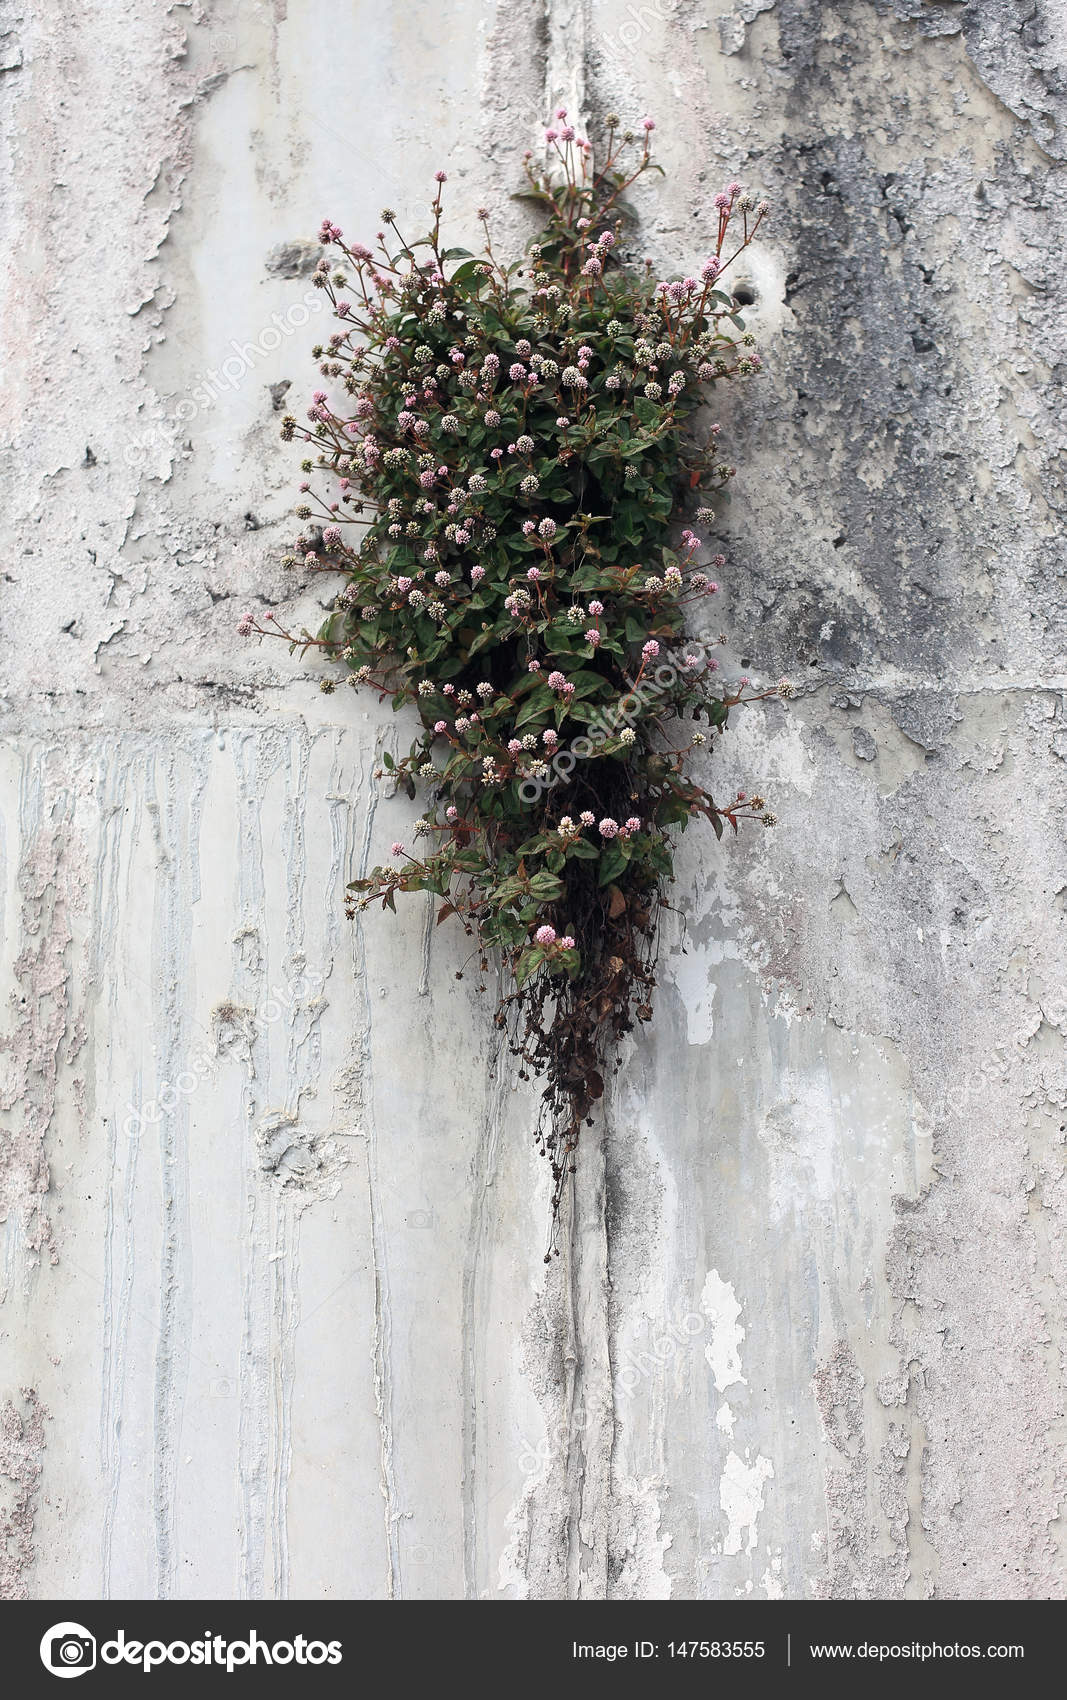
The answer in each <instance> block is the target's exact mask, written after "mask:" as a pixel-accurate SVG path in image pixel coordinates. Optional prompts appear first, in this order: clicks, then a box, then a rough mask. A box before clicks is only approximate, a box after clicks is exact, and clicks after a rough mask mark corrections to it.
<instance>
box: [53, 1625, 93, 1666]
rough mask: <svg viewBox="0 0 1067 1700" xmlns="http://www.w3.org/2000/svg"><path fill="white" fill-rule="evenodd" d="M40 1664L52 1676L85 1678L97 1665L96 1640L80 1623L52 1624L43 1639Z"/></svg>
mask: <svg viewBox="0 0 1067 1700" xmlns="http://www.w3.org/2000/svg"><path fill="white" fill-rule="evenodd" d="M41 1663H42V1664H43V1665H44V1667H45V1669H46V1670H50V1671H51V1672H52V1675H53V1676H63V1677H67V1676H84V1675H85V1672H86V1671H87V1670H92V1669H93V1667H94V1666H95V1664H96V1639H95V1637H94V1636H92V1635H90V1633H89V1631H88V1630H87V1629H86V1628H85V1625H84V1624H81V1623H53V1625H52V1627H51V1629H46V1630H45V1632H44V1634H43V1635H42V1637H41Z"/></svg>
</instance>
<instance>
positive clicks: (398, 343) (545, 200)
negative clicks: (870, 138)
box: [239, 110, 783, 1217]
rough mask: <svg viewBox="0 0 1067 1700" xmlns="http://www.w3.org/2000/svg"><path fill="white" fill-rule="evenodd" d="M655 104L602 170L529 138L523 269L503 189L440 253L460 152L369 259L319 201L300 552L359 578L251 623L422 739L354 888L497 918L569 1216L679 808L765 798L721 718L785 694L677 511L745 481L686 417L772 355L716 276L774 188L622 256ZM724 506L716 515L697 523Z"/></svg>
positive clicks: (716, 821) (650, 937)
mask: <svg viewBox="0 0 1067 1700" xmlns="http://www.w3.org/2000/svg"><path fill="white" fill-rule="evenodd" d="M654 127H655V126H654V124H653V121H652V120H651V119H645V120H644V123H643V126H642V128H641V129H640V131H639V132H636V133H635V132H630V131H625V132H623V131H620V129H619V125H618V120H617V119H615V118H613V117H611V118H609V119H608V120H607V141H606V148H605V152H604V158H603V162H602V163H599V164H598V163H597V162H596V161H595V159H594V154H593V150H592V148H591V146H590V144H589V143H588V142H587V141H584V140H582V139H579V138H578V137H577V136H576V134H575V131H574V129H573V127H572V126H571V125H570V124H569V123H568V122H567V115H566V112H565V111H563V110H560V111H559V112H558V113H557V115H556V123H555V125H554V126H552V127H550V128H549V129H548V131H547V132H546V139H547V144H548V149H549V158H550V165H549V166H548V168H547V169H545V170H538V169H536V168H535V167H534V165H533V164H532V163H531V156H530V155H527V156H526V174H527V180H528V188H527V191H526V193H527V196H528V198H531V199H532V200H533V201H534V202H535V203H536V204H537V206H538V207H539V209H540V210H541V212H542V215H543V219H544V228H543V230H542V233H541V235H540V236H539V237H538V239H537V241H536V242H535V243H534V244H533V246H532V247H531V248H530V250H529V255H528V257H527V259H526V261H525V262H522V261H520V262H516V263H514V264H511V265H504V264H503V263H502V262H501V261H500V260H499V259H498V258H497V256H496V254H495V253H494V251H493V247H492V242H491V240H490V234H489V216H488V213H487V212H485V211H484V210H483V211H482V212H480V214H479V218H480V220H481V221H482V224H483V228H484V232H485V248H484V253H483V254H482V255H480V256H474V255H471V254H470V253H468V252H467V251H466V250H464V249H460V248H447V247H444V246H442V242H441V234H440V231H441V214H442V188H443V184H444V182H445V174H444V172H438V173H437V182H438V187H437V193H436V196H435V199H434V201H433V203H432V208H431V210H432V213H433V226H432V229H431V231H430V233H429V235H428V236H426V237H424V238H422V239H421V240H419V241H410V242H409V241H408V240H406V239H405V237H404V236H402V235H401V233H400V231H399V229H398V227H397V222H396V218H395V215H394V214H393V212H392V211H390V210H386V211H384V212H383V213H382V215H381V221H382V225H383V227H384V228H383V230H382V231H379V232H378V236H377V246H376V248H375V249H374V250H373V251H372V250H371V249H370V248H368V247H366V246H364V245H363V244H361V243H356V242H353V243H348V242H346V241H345V239H344V236H343V234H342V232H341V230H340V229H339V228H338V227H337V226H336V225H334V224H332V223H331V222H330V221H329V220H327V221H326V222H325V223H324V224H323V226H322V230H321V232H320V240H321V242H322V244H323V246H324V247H331V248H333V249H335V250H336V251H337V253H338V254H339V256H340V258H339V260H337V261H335V262H333V263H331V261H330V260H328V259H326V258H325V257H324V258H323V259H322V260H321V261H320V262H319V265H318V269H317V271H316V274H315V282H316V284H317V285H318V286H319V287H321V288H322V289H323V290H325V291H326V292H327V294H328V296H329V298H330V300H331V302H332V304H333V308H334V313H335V316H336V318H337V320H338V321H339V324H338V328H337V329H336V330H335V331H334V332H333V334H332V335H331V336H330V338H329V340H328V342H327V344H326V346H325V347H320V348H317V349H316V350H315V355H316V358H317V359H318V360H319V361H320V371H321V374H322V378H323V382H324V384H326V385H328V386H331V387H330V388H322V389H319V390H317V391H316V393H315V396H314V400H313V403H312V406H311V408H310V409H309V411H308V415H307V420H308V422H307V424H306V425H303V424H298V422H297V420H296V419H295V418H293V417H291V416H287V417H286V418H285V419H284V421H283V425H282V435H283V437H285V438H286V439H289V440H291V439H293V438H301V439H303V440H304V441H306V442H307V443H308V444H309V445H310V450H311V451H312V452H311V458H309V459H307V460H305V461H304V462H303V466H304V470H305V473H307V474H309V475H310V474H313V473H318V474H319V475H326V476H327V478H328V479H330V480H332V482H331V486H330V488H329V489H328V490H327V491H326V493H325V494H322V495H312V493H311V487H310V484H309V483H307V482H305V483H304V484H302V485H301V491H302V493H303V497H304V500H303V502H302V505H301V506H300V507H298V508H297V515H298V517H299V518H300V519H301V521H303V522H304V531H303V534H302V535H301V537H300V538H299V540H298V543H297V554H295V555H290V556H288V557H287V563H288V564H289V565H290V566H293V567H296V566H298V565H299V566H302V567H303V568H304V569H306V570H307V571H309V572H328V573H341V574H343V575H344V576H345V578H346V579H347V584H346V586H345V588H344V589H343V591H342V592H341V594H340V596H339V597H338V598H337V600H336V603H335V605H334V608H333V610H332V611H331V613H330V614H329V617H328V618H327V620H326V622H325V624H324V625H323V626H322V628H321V630H320V631H319V633H318V634H317V636H314V637H313V636H312V635H311V634H310V633H309V632H307V631H304V632H302V633H290V632H286V631H284V630H282V628H281V627H280V626H279V625H278V623H277V621H276V620H274V619H273V616H270V615H268V616H267V620H268V622H270V623H269V624H267V625H262V626H261V625H260V624H259V623H258V622H256V621H255V620H253V618H252V617H251V616H250V615H249V616H246V617H245V618H244V620H242V622H241V626H240V628H239V629H240V630H241V631H242V632H243V633H245V634H247V633H248V632H251V631H253V630H254V631H260V632H264V631H268V630H273V631H276V632H279V633H280V635H281V636H282V637H284V638H286V639H287V640H288V641H289V642H290V643H291V644H292V645H293V646H294V647H301V648H304V647H307V646H311V645H317V646H318V647H320V648H321V649H322V650H323V651H324V653H325V654H326V655H327V656H328V657H330V658H332V659H336V660H338V661H340V662H342V663H344V664H345V666H346V667H347V668H348V670H349V683H350V684H355V685H367V686H369V687H371V688H372V689H375V690H377V691H378V692H379V693H380V696H381V698H382V699H383V700H384V699H385V698H386V697H388V698H390V699H391V702H392V706H393V708H394V709H401V708H404V707H405V706H406V705H409V704H410V705H412V706H413V707H414V708H415V710H416V711H417V714H418V717H419V720H420V722H421V727H420V730H419V733H418V736H417V737H416V738H415V741H414V743H413V744H412V746H411V749H410V751H409V753H408V754H407V755H406V756H405V757H404V758H403V759H402V760H400V761H397V762H394V760H393V759H392V758H391V757H390V756H388V755H386V756H385V757H384V758H383V764H384V770H387V771H388V772H389V773H390V774H391V775H392V776H393V778H394V779H395V781H396V782H397V783H398V784H399V785H400V786H402V787H403V788H404V789H405V790H406V791H407V793H408V794H409V795H410V796H412V797H414V796H415V795H416V793H417V791H419V790H420V789H421V790H422V791H424V793H425V794H426V795H427V796H428V799H429V801H428V806H427V808H426V812H425V814H424V815H423V817H422V819H421V820H420V821H419V822H418V823H417V824H416V827H415V837H416V840H418V841H419V842H417V843H416V844H415V846H414V848H413V849H412V850H410V851H409V850H408V849H406V848H405V846H404V845H403V844H401V843H395V844H394V845H393V847H392V855H393V858H394V859H393V861H391V862H390V863H388V864H386V865H384V866H381V867H376V868H374V869H373V871H372V872H371V873H370V874H369V875H368V876H367V877H366V878H363V879H357V880H354V881H353V882H352V883H351V886H350V888H349V889H350V891H351V892H352V894H353V895H352V897H351V899H350V913H351V912H354V909H355V908H356V907H360V908H362V907H365V906H366V905H367V904H368V903H370V902H372V901H380V902H381V903H382V905H383V906H384V907H386V908H390V909H393V908H394V907H395V898H396V894H397V892H398V891H430V892H433V893H435V894H436V895H437V896H438V897H439V898H440V899H441V908H440V911H439V915H438V919H439V920H443V919H444V918H445V917H447V916H449V915H458V916H459V917H460V918H461V920H462V923H463V925H464V926H465V928H466V930H467V932H468V934H470V935H472V936H475V937H476V938H477V941H478V946H479V950H480V954H481V965H482V969H483V971H484V970H485V969H486V968H487V966H488V955H489V953H490V952H498V953H500V955H501V958H502V960H503V961H504V963H505V964H506V966H507V968H508V969H509V970H510V978H509V984H508V989H507V990H506V992H505V994H504V996H503V1000H502V1002H501V1005H500V1008H499V1010H498V1012H497V1016H496V1020H497V1022H498V1024H499V1025H500V1026H502V1027H505V1028H506V1029H507V1031H508V1034H509V1038H510V1041H511V1046H512V1050H513V1051H514V1053H515V1054H516V1055H518V1056H520V1057H521V1058H522V1059H523V1065H524V1066H523V1071H522V1072H523V1077H524V1078H525V1077H526V1070H527V1068H531V1069H533V1070H534V1071H535V1072H536V1073H538V1074H539V1075H541V1076H543V1078H544V1081H545V1085H544V1092H543V1104H542V1113H541V1118H540V1123H539V1128H538V1132H537V1138H538V1141H539V1144H540V1147H541V1149H542V1150H543V1151H544V1152H545V1153H546V1154H547V1155H548V1157H549V1159H550V1162H551V1166H552V1175H553V1182H554V1186H553V1211H554V1217H555V1215H556V1214H557V1213H558V1209H559V1205H560V1200H561V1197H562V1194H563V1190H564V1187H565V1184H566V1177H567V1174H568V1173H569V1172H572V1171H573V1163H574V1153H575V1149H576V1145H577V1141H578V1135H579V1129H580V1127H581V1125H582V1123H583V1121H584V1120H585V1119H586V1118H587V1117H589V1115H590V1112H591V1111H592V1109H593V1106H594V1105H595V1103H596V1100H597V1099H598V1098H600V1096H601V1095H602V1093H603V1090H604V1082H603V1068H604V1066H605V1063H606V1062H607V1061H608V1060H610V1056H611V1054H612V1052H613V1049H614V1047H615V1045H616V1043H617V1041H618V1039H619V1038H620V1036H621V1035H622V1034H623V1033H625V1032H626V1031H628V1030H629V1029H630V1027H631V1025H632V1022H633V1020H634V1019H635V1018H636V1019H637V1020H640V1021H647V1020H648V1019H649V1017H650V1015H651V1006H650V1002H649V998H650V993H651V988H652V986H653V984H654V956H655V945H656V931H657V917H658V911H659V908H660V906H661V904H662V903H663V901H664V896H663V894H664V891H665V888H666V886H667V885H668V883H669V881H670V879H671V877H672V866H673V853H674V839H673V834H674V831H675V829H684V828H685V827H686V826H687V825H688V823H689V821H690V820H691V819H692V818H693V817H694V816H696V815H702V816H704V817H706V818H707V819H708V820H709V821H710V822H711V824H712V826H713V828H714V829H715V832H716V833H717V834H718V835H719V836H720V837H721V835H722V832H723V829H724V826H725V824H726V823H729V825H730V826H731V827H733V828H734V829H735V830H736V829H737V826H738V823H739V821H740V820H741V819H743V818H762V820H763V821H764V822H766V823H767V824H771V822H772V821H773V816H771V815H769V814H768V813H766V810H765V805H764V803H763V801H762V799H761V798H759V797H746V796H745V794H744V793H743V792H742V793H738V795H737V796H736V797H735V798H734V799H732V800H731V801H730V802H728V803H716V802H715V801H714V799H713V797H712V795H711V793H710V792H709V791H707V790H706V789H705V788H704V786H703V785H702V784H701V783H700V781H699V779H698V778H697V777H695V776H694V773H693V765H694V763H693V759H692V758H693V754H694V752H695V751H696V750H697V749H698V748H699V747H700V746H702V745H706V744H707V743H708V741H709V737H711V736H712V735H713V734H715V733H718V732H721V731H722V730H724V729H725V727H726V725H727V721H728V719H729V715H730V711H731V709H732V708H733V707H734V706H735V705H736V704H738V703H740V702H742V701H749V700H753V699H754V698H755V697H757V696H760V695H766V694H770V693H767V692H757V691H753V690H750V689H749V688H748V680H747V679H744V678H742V679H740V680H739V681H738V682H737V683H736V684H734V685H732V686H730V687H729V688H727V687H724V686H722V685H720V684H719V682H718V680H717V678H716V673H717V669H718V661H717V659H716V657H715V656H714V654H712V653H710V649H711V648H713V647H714V644H712V645H710V646H709V645H708V644H707V643H698V642H696V641H695V640H690V641H688V642H687V641H686V619H687V613H688V611H689V610H690V609H691V608H692V607H693V606H694V605H698V604H701V603H703V602H704V601H705V599H706V598H708V597H710V596H713V595H714V593H715V592H716V590H717V589H718V585H717V583H716V582H715V580H714V578H713V577H711V576H709V573H708V572H707V571H706V570H705V566H706V565H709V564H710V566H711V567H712V569H713V570H714V569H716V568H719V567H721V566H722V565H723V557H722V556H715V557H714V558H713V560H712V561H711V562H710V563H705V564H704V565H702V564H701V559H700V557H701V555H702V553H703V550H702V545H701V542H700V540H699V538H698V536H697V534H696V533H695V532H694V531H693V530H692V529H690V528H688V527H686V528H684V529H681V530H680V538H678V537H676V533H675V527H676V522H680V520H681V519H682V517H683V511H682V507H681V504H682V503H683V502H684V501H685V500H687V499H689V498H690V497H691V495H692V493H693V492H695V491H696V490H697V489H698V487H699V486H705V487H707V486H722V485H725V484H726V483H727V481H728V480H729V479H730V478H731V477H732V475H733V471H734V469H733V468H732V467H730V466H728V465H727V464H725V463H724V462H723V461H722V460H721V458H720V455H719V450H718V448H717V445H716V438H717V435H718V430H719V428H718V426H717V425H712V426H711V427H710V430H709V431H708V432H707V437H706V441H705V442H704V443H703V444H699V443H698V442H697V441H696V440H695V438H694V436H693V434H692V433H691V432H690V431H687V429H686V427H687V426H688V425H689V424H690V422H691V421H692V419H693V416H694V414H695V413H696V411H697V409H698V408H699V407H700V406H701V404H702V403H703V402H704V401H705V399H706V396H707V392H708V389H709V387H712V386H714V385H715V384H717V383H720V382H729V381H731V380H734V379H738V378H746V377H750V376H752V375H754V374H755V373H757V372H758V371H759V367H760V361H759V356H758V355H757V353H756V352H755V348H754V339H753V337H752V336H751V335H750V334H749V333H747V332H746V331H745V329H744V325H743V322H742V321H741V319H740V318H739V317H738V315H737V312H736V303H735V301H734V300H733V299H732V297H731V296H730V295H729V294H728V293H726V292H725V291H724V290H723V289H722V287H721V285H720V280H721V278H722V274H723V272H724V271H725V270H726V268H727V267H728V266H729V264H730V263H731V261H732V260H734V259H736V257H737V255H738V254H739V253H740V252H742V251H743V250H744V249H745V248H747V246H748V244H749V243H750V242H751V241H752V239H753V237H754V236H755V234H756V232H757V230H758V229H759V226H760V224H761V222H762V220H763V217H764V214H765V212H766V203H765V202H759V203H755V202H753V200H752V198H751V197H750V196H749V195H747V194H745V193H743V192H742V189H741V187H740V185H739V184H736V183H731V184H730V185H729V187H728V188H727V189H725V190H724V191H723V192H722V193H721V194H719V195H717V196H716V197H715V220H716V226H715V230H714V235H713V240H712V243H711V245H710V246H711V253H710V255H709V256H708V258H707V259H706V260H705V261H704V263H703V264H702V265H701V267H700V272H699V276H697V277H685V278H680V279H675V280H668V281H664V282H657V281H656V279H655V278H654V276H653V273H652V267H651V262H646V263H645V265H644V266H643V267H638V268H634V267H628V266H627V265H625V264H623V263H622V261H621V259H620V251H621V247H622V239H623V235H624V231H625V228H626V221H627V218H628V217H629V216H630V215H629V213H628V209H627V208H626V206H625V203H624V201H623V199H622V197H623V195H624V192H625V190H626V189H627V188H628V187H629V185H630V184H631V183H633V182H634V180H635V179H636V178H638V177H640V176H642V175H643V174H644V173H645V172H647V171H649V170H650V169H655V170H658V169H659V167H658V166H653V163H652V160H651V133H652V131H653V129H654ZM387 232H388V235H387V234H386V233H387ZM332 398H333V399H332ZM713 517H714V516H713V512H712V510H711V509H710V508H709V507H707V506H703V505H702V506H698V507H697V508H696V513H695V520H696V522H697V523H698V524H700V525H702V526H706V525H707V524H708V523H709V522H710V521H711V519H712V518H713ZM322 688H323V689H326V690H332V689H333V688H334V686H333V680H332V679H327V680H324V681H323V687H322ZM782 688H783V687H778V689H782ZM702 722H703V725H704V726H706V728H707V731H704V730H702V729H701V723H702ZM672 733H676V734H680V736H675V737H672ZM382 776H383V772H382V770H379V773H378V775H377V777H379V778H380V777H382Z"/></svg>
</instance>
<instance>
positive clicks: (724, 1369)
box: [700, 1269, 745, 1410]
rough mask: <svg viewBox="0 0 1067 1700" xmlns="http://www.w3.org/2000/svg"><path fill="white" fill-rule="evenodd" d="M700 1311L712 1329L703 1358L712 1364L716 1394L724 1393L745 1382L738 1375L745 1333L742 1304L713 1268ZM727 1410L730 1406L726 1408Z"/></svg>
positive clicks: (726, 1282)
mask: <svg viewBox="0 0 1067 1700" xmlns="http://www.w3.org/2000/svg"><path fill="white" fill-rule="evenodd" d="M700 1308H701V1310H702V1311H703V1312H704V1315H705V1316H706V1317H707V1319H708V1322H709V1325H710V1327H711V1340H710V1341H709V1343H708V1344H707V1345H706V1346H705V1347H704V1356H705V1357H706V1358H707V1360H708V1363H709V1364H710V1365H711V1372H712V1375H713V1376H714V1378H715V1387H716V1391H717V1392H719V1393H723V1392H725V1390H726V1388H727V1387H733V1386H734V1385H735V1383H737V1382H741V1383H744V1380H745V1378H744V1376H743V1375H742V1374H741V1342H742V1340H743V1339H744V1337H745V1331H744V1329H743V1328H742V1327H741V1324H740V1321H739V1318H740V1315H741V1305H740V1303H739V1301H738V1299H737V1296H736V1294H735V1292H734V1290H733V1288H732V1287H731V1286H730V1284H729V1282H728V1281H724V1280H723V1279H722V1277H721V1276H720V1275H719V1273H718V1271H717V1270H715V1269H710V1270H709V1271H708V1275H707V1278H706V1280H705V1282H704V1291H703V1293H702V1294H701V1297H700ZM725 1409H726V1410H729V1406H726V1407H725Z"/></svg>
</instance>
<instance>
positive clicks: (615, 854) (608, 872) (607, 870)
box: [597, 844, 627, 885]
mask: <svg viewBox="0 0 1067 1700" xmlns="http://www.w3.org/2000/svg"><path fill="white" fill-rule="evenodd" d="M625 849H626V845H625V844H611V845H609V847H608V848H607V849H606V850H602V851H601V853H600V878H599V880H598V882H597V883H598V884H599V885H610V884H611V882H612V880H613V879H617V878H618V876H619V875H620V874H621V873H622V870H623V868H624V867H625V866H626V862H627V858H626V856H625V855H624V854H623V852H624V851H625Z"/></svg>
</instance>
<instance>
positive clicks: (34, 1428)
mask: <svg viewBox="0 0 1067 1700" xmlns="http://www.w3.org/2000/svg"><path fill="white" fill-rule="evenodd" d="M19 1393H20V1398H21V1409H20V1408H19V1406H18V1405H16V1404H15V1403H14V1401H13V1400H11V1399H5V1400H4V1403H3V1406H2V1407H0V1599H2V1600H25V1599H27V1598H28V1597H29V1596H28V1591H27V1587H26V1578H25V1572H26V1570H27V1569H28V1567H29V1566H30V1564H32V1562H33V1557H34V1543H33V1520H34V1512H35V1509H36V1505H37V1492H38V1488H39V1487H40V1481H41V1468H42V1466H41V1451H42V1449H43V1447H44V1425H45V1418H46V1417H47V1416H48V1414H49V1413H48V1412H47V1411H46V1410H45V1408H44V1406H43V1405H42V1404H41V1401H40V1399H39V1398H38V1396H37V1391H36V1389H35V1388H33V1387H23V1388H20V1390H19Z"/></svg>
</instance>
